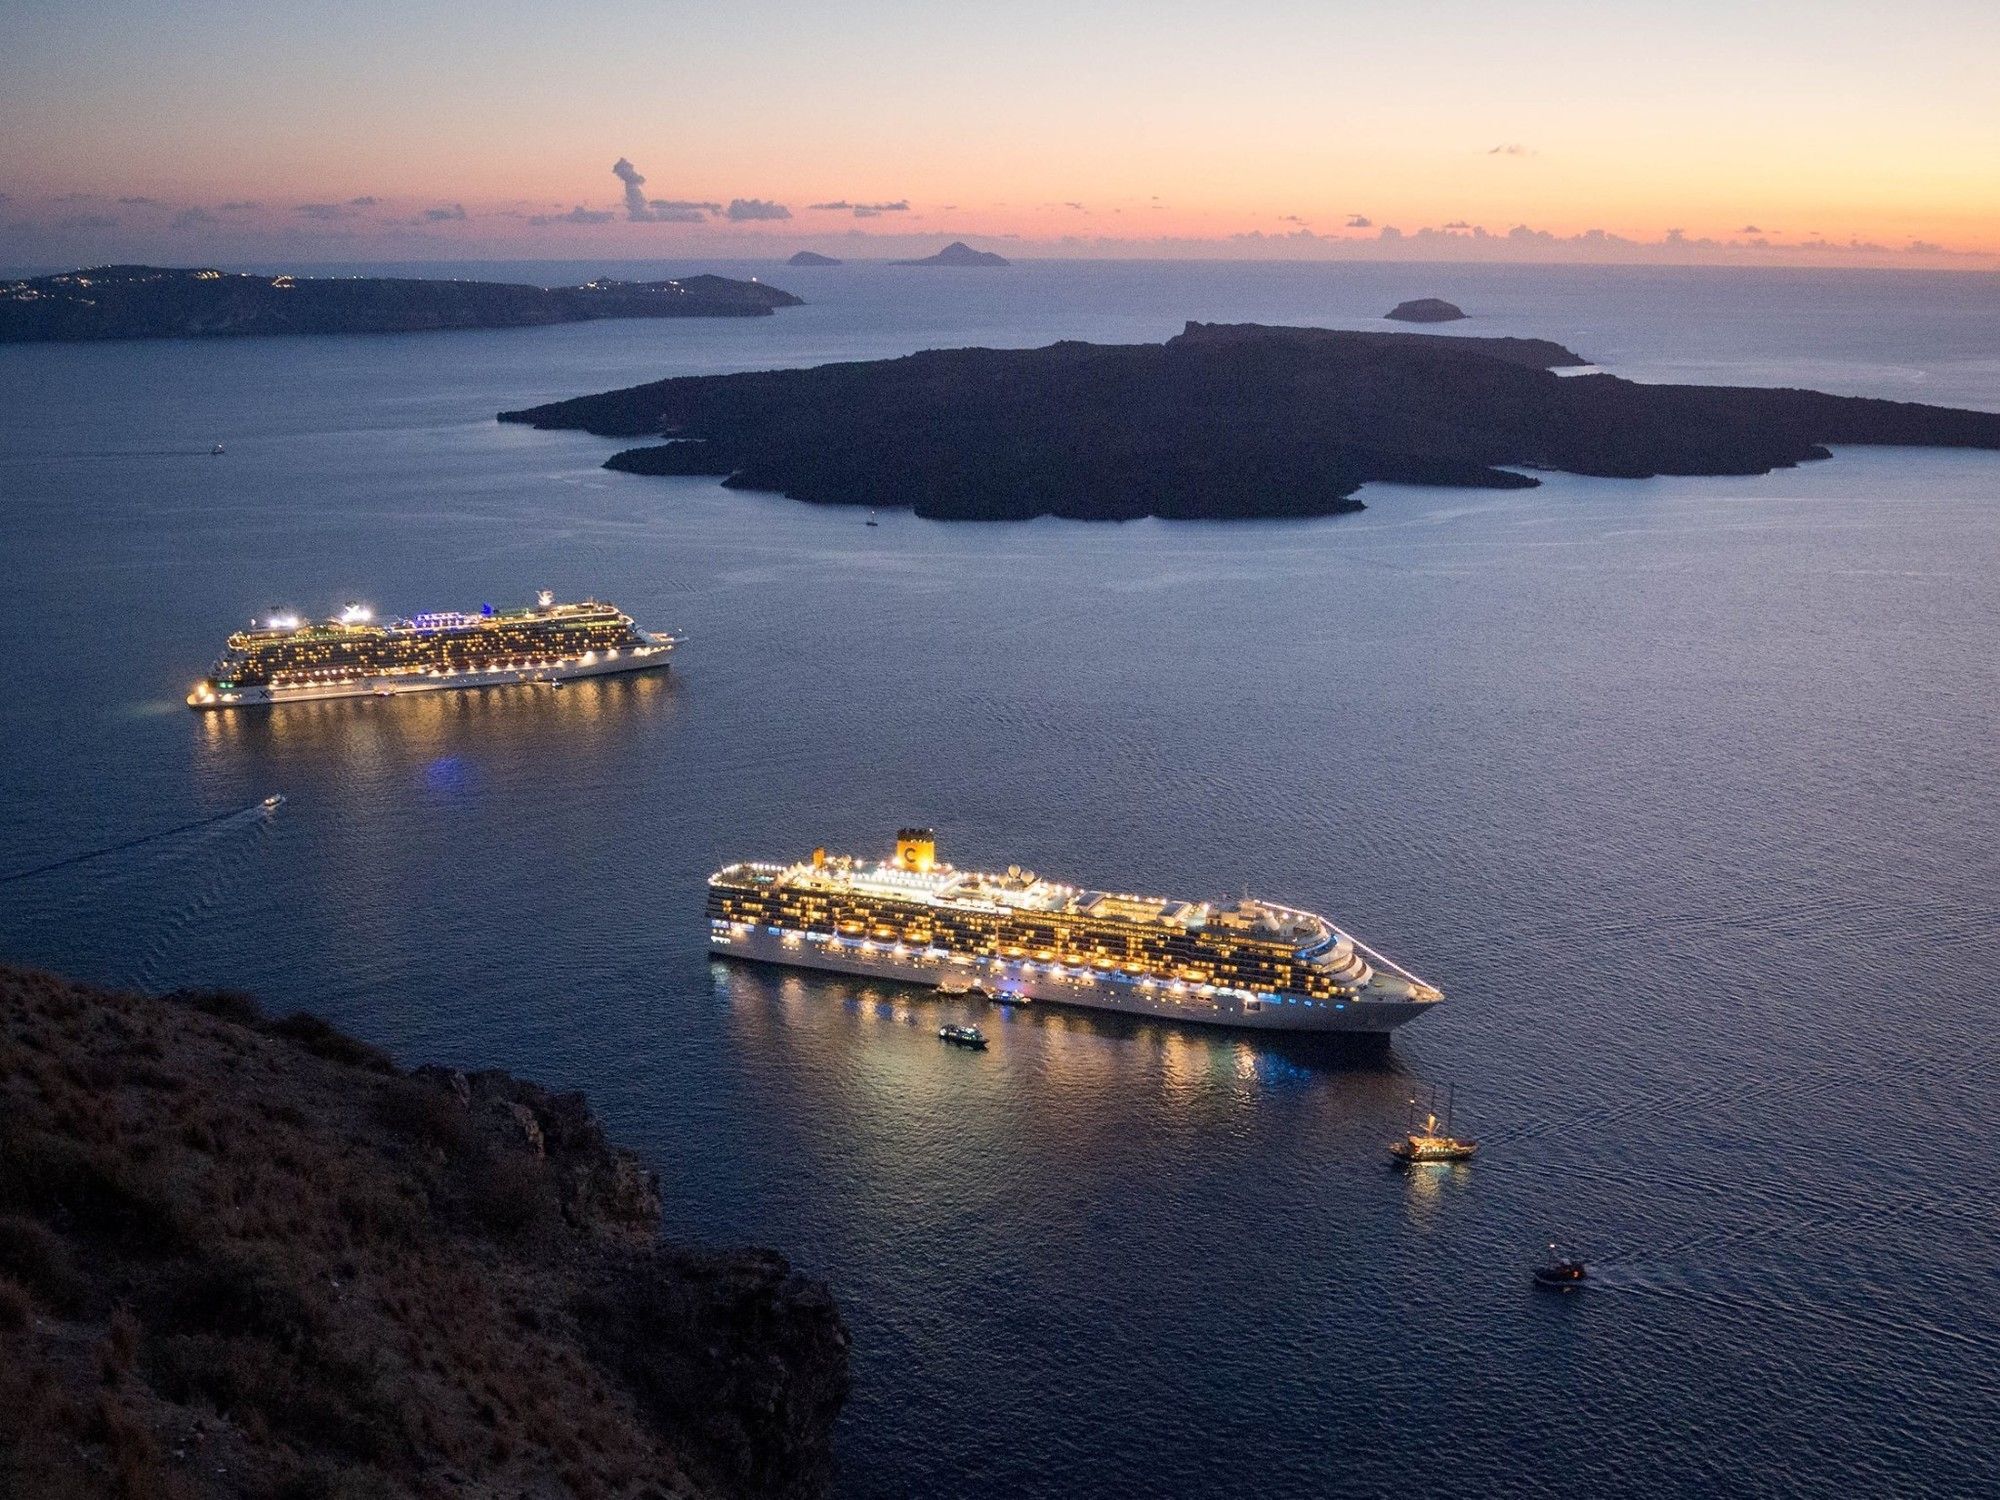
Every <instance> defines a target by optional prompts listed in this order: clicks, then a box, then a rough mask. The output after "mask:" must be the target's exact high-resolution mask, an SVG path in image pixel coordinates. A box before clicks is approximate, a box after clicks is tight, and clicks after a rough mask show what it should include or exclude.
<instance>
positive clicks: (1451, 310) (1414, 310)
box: [1382, 297, 1465, 323]
mask: <svg viewBox="0 0 2000 1500" xmlns="http://www.w3.org/2000/svg"><path fill="white" fill-rule="evenodd" d="M1382 316H1383V317H1385V318H1394V319H1395V320H1396V321H1397V322H1398V323H1455V322H1457V321H1458V320H1459V319H1460V318H1462V317H1464V316H1465V309H1464V308H1462V307H1460V306H1458V305H1457V304H1456V303H1452V302H1447V301H1445V300H1444V298H1442V297H1415V298H1412V299H1411V300H1410V301H1408V302H1398V303H1397V304H1396V305H1395V306H1394V307H1392V308H1390V309H1389V310H1388V311H1387V312H1385V313H1383V314H1382Z"/></svg>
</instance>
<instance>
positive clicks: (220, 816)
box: [0, 801, 272, 885]
mask: <svg viewBox="0 0 2000 1500" xmlns="http://www.w3.org/2000/svg"><path fill="white" fill-rule="evenodd" d="M271 811H272V807H271V804H270V803H269V802H268V801H265V802H253V803H251V804H250V805H249V806H248V807H238V808H233V809H232V810H230V811H229V812H223V813H215V814H212V815H211V816H209V817H206V818H196V819H195V820H194V821H193V822H191V823H178V824H176V825H175V826H174V827H172V828H162V829H160V830H159V831H158V832H156V833H142V834H140V835H139V836H138V837H137V838H130V839H122V840H120V841H119V842H118V843H115V844H105V845H103V846H102V847H100V848H96V849H86V850H84V851H83V852H82V853H81V854H71V855H67V856H65V857H64V858H62V859H53V860H50V861H49V862H48V863H47V864H44V865H35V866H33V867H31V868H29V869H26V870H14V871H11V872H9V873H8V874H5V875H0V885H12V884H14V883H15V882H16V881H21V880H32V879H34V878H35V877H36V876H37V875H53V874H54V873H55V872H56V871H57V870H67V869H71V868H72V867H74V866H76V865H81V864H88V863H89V862H90V861H92V860H94V859H104V858H106V857H107V856H109V855H113V854H122V853H124V852H125V851H126V850H127V849H138V848H142V847H144V846H145V845H147V844H157V843H160V842H162V841H163V840H165V839H171V838H178V837H180V836H181V835H182V834H184V833H192V832H194V831H195V830H196V829H198V828H208V827H211V826H213V825H214V824H217V823H226V822H228V821H229V820H230V819H232V818H248V817H250V816H252V815H253V814H259V813H264V814H268V813H269V812H271Z"/></svg>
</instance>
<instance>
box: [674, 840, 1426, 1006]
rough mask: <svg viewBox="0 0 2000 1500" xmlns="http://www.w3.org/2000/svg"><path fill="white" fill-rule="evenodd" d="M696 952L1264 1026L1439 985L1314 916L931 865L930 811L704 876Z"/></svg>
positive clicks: (1420, 1002) (1410, 1000)
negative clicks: (860, 836) (920, 819)
mask: <svg viewBox="0 0 2000 1500" xmlns="http://www.w3.org/2000/svg"><path fill="white" fill-rule="evenodd" d="M708 941H709V947H710V949H711V951H713V952H715V953H717V954H725V955H729V956H732V957H737V958H749V959H757V960H761V961H763V962H765V963H779V964H793V965H798V966H800V967H803V968H811V969H833V970H837V971H839V972H841V973H844V974H866V975H872V976H877V977H881V978H886V979H899V980H905V981H908V982H909V983H912V984H925V985H931V986H935V987H938V988H944V987H945V986H946V984H947V982H951V983H954V984H955V982H956V981H957V979H958V978H959V977H960V976H963V975H968V974H969V975H974V976H977V982H978V983H979V985H980V986H981V987H982V988H983V989H985V990H986V991H987V992H988V993H990V994H994V995H997V996H999V997H1001V998H1003V999H1013V998H1016V997H1018V998H1021V999H1034V1000H1045V1001H1053V1002H1056V1003H1059V1004H1065V1005H1081V1006H1088V1007H1091V1008H1093V1009H1098V1010H1117V1011H1127V1012H1132V1013H1136V1014H1139V1015H1147V1016H1158V1017H1163V1018H1166V1019H1171V1020H1177V1021H1197V1022H1201V1023H1204V1024H1207V1025H1220V1026H1247V1027H1258V1028H1263V1029H1268V1030H1274V1031H1333V1032H1374V1033H1383V1032H1388V1031H1390V1030H1392V1029H1393V1028H1395V1027H1397V1026H1401V1025H1403V1024H1404V1023H1405V1022H1407V1021H1412V1020H1414V1019H1416V1018H1417V1017H1418V1016H1420V1015H1422V1014H1424V1012H1426V1011H1427V1010H1429V1009H1430V1008H1431V1007H1432V1006H1433V1005H1435V1004H1437V1002H1438V1001H1439V1000H1441V999H1443V998H1444V996H1443V994H1442V992H1441V991H1439V990H1438V989H1436V988H1435V987H1434V986H1432V985H1428V984H1425V983H1424V982H1423V981H1422V980H1421V979H1419V978H1417V977H1416V975H1414V974H1412V973H1410V972H1409V971H1408V970H1407V969H1404V968H1402V967H1400V966H1399V965H1397V964H1394V963H1392V962H1390V961H1389V960H1388V959H1387V958H1384V957H1383V956H1382V955H1381V954H1380V953H1377V952H1376V951H1375V950H1374V949H1372V948H1368V947H1365V946H1363V945H1362V944H1361V943H1360V942H1358V941H1357V940H1356V939H1355V938H1353V937H1352V936H1350V935H1349V934H1347V933H1345V932H1342V931H1341V930H1340V929H1339V928H1338V927H1335V926H1334V925H1333V924H1332V923H1331V922H1329V921H1327V920H1326V918H1324V917H1318V916H1314V915H1313V914H1312V913H1311V912H1305V911H1298V910H1295V909H1293V908H1291V907H1285V906H1276V905H1272V904H1271V903H1269V902H1262V901H1251V900H1248V899H1245V900H1242V901H1233V902H1229V903H1227V904H1222V903H1211V902H1192V901H1175V900H1169V899H1166V898H1162V897H1157V896H1132V895H1121V894H1117V893H1114V892H1110V891H1096V890H1085V889H1082V888H1080V887H1077V886H1071V885H1061V884H1058V883H1056V882H1054V881H1051V880H1044V879H1043V878H1041V877H1040V876H1038V875H1036V874H1035V873H1034V872H1033V871H1029V870H1022V869H1020V868H1019V867H1018V866H1016V867H1010V868H1009V869H1008V870H1007V871H1006V872H1005V873H1004V874H981V873H979V872H977V871H971V870H954V869H953V868H952V867H951V866H950V865H946V864H940V863H939V862H938V858H937V842H936V839H935V838H934V836H933V835H932V833H931V831H930V830H929V829H928V828H906V829H904V830H903V831H902V832H901V833H899V834H898V835H897V836H896V852H895V854H894V855H893V856H892V857H891V858H889V859H885V860H879V861H872V862H871V861H864V860H858V859H853V858H848V857H844V856H835V855H829V854H828V853H827V852H826V851H825V850H824V849H818V850H815V851H814V852H813V855H812V858H811V859H809V860H804V861H801V862H800V863H798V864H791V865H777V864H734V865H730V866H728V867H726V868H725V869H721V870H718V871H716V872H715V874H713V875H711V876H709V878H708Z"/></svg>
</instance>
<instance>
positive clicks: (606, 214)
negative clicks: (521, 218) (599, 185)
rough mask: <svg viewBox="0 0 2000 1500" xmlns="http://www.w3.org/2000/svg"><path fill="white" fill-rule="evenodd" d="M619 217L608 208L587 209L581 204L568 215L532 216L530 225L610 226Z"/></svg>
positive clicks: (529, 217)
mask: <svg viewBox="0 0 2000 1500" xmlns="http://www.w3.org/2000/svg"><path fill="white" fill-rule="evenodd" d="M617 217H618V215H617V214H616V213H614V212H613V211H612V210H610V209H608V208H585V207H584V206H583V205H582V204H581V203H579V204H578V205H577V206H576V207H575V208H572V209H571V210H569V212H568V213H560V214H530V215H528V222H529V223H530V224H609V223H610V222H611V221H612V220H613V219H615V218H617Z"/></svg>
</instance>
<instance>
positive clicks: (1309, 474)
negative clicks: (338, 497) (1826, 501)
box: [500, 323, 2000, 520]
mask: <svg viewBox="0 0 2000 1500" xmlns="http://www.w3.org/2000/svg"><path fill="white" fill-rule="evenodd" d="M1587 363H1588V361H1587V360H1585V359H1584V358H1583V357H1582V356H1581V355H1578V354H1576V353H1574V352H1572V351H1570V350H1568V349H1565V348H1563V347H1562V346H1561V345H1559V344H1554V343H1550V342H1548V341H1546V340H1540V339H1521V338H1463V337H1455V336H1451V335H1439V334H1418V333H1389V332H1341V331H1334V330H1328V329H1317V328H1277V327H1266V326H1262V325H1257V324H1240V325H1227V324H1205V323H1190V324H1188V325H1187V328H1186V330H1185V331H1184V332H1182V333H1181V334H1179V335H1177V336H1176V337H1174V338H1172V339H1169V340H1168V341H1166V342H1165V343H1164V344H1137V345H1097V344H1086V343H1059V344H1052V345H1049V346H1047V347H1046V348H1041V349H1018V350H1016V349H946V350H931V351H928V352H925V353H920V354H913V355H909V356H906V357H904V358H901V359H888V360H870V361H864V362H857V363H849V364H832V365H821V366H817V367H815V368H811V369H800V370H772V371H762V372H755V373H747V374H737V375H714V376H688V377H683V378H680V379H673V380H663V381H656V382H653V383H651V384H648V385H641V386H634V387H631V388H629V389H626V390H619V391H609V392H605V393H603V394H601V395H595V396H582V397H577V398H575V399H572V400H568V401H558V402H553V403H550V404H548V405H546V406H538V407H533V408H530V409H527V410H524V411H512V412H503V413H501V414H500V420H502V421H506V422H521V423H526V424H529V425H532V426H535V427H541V428H575V429H581V430H583V431H587V432H593V433H597V434H600V435H603V436H610V437H665V438H668V439H670V440H671V441H668V442H666V443H663V444H656V445H653V446H648V447H642V448H633V449H629V450H626V451H625V452H622V453H618V454H616V455H614V456H613V457H612V458H611V459H609V460H608V461H607V463H606V467H607V468H612V469H618V470H623V471H625V472H629V473H638V474H672V475H715V476H718V477H721V478H722V479H723V481H724V483H725V484H727V485H729V486H731V487H733V488H737V489H746V490H761V491H773V492H776V493H780V494H784V495H789V496H792V497H793V498H795V499H800V500H807V501H813V502H818V503H825V504H841V505H868V506H879V507H885V508H888V507H900V508H907V509H910V510H913V511H915V512H916V513H917V514H919V515H922V516H928V517H932V518H937V519H951V520H1025V519H1029V518H1032V517H1035V516H1044V515H1047V516H1064V517H1071V518H1075V519H1083V520H1130V519H1136V518H1139V517H1143V516H1162V517H1169V518H1180V519H1222V520H1226V519H1252V518H1272V517H1300V516H1318V515H1333V514H1338V513H1340V512H1343V511H1352V510H1358V509H1360V508H1361V502H1360V501H1359V500H1358V499H1356V498H1355V491H1357V490H1358V489H1360V488H1361V486H1362V485H1364V484H1366V483H1369V482H1370V481H1393V482H1401V483H1407V484H1431V485H1456V486H1466V487H1472V488H1483V489H1520V488H1526V487H1530V486H1533V485H1534V484H1536V483H1537V481H1536V479H1535V478H1534V477H1533V475H1532V474H1531V473H1523V472H1520V471H1521V470H1524V469H1527V470H1533V469H1549V470H1558V471H1562V472H1565V473H1571V474H1582V475H1595V476H1601V477H1607V478H1630V479H1641V478H1649V477H1653V476H1656V475H1666V474H1679V475H1704V474H1706V475H1724V474H1743V475H1749V474H1763V473H1768V472H1769V471H1771V470H1773V469H1777V468H1783V467H1788V466H1790V465H1793V464H1797V463H1801V462H1804V461H1806V460H1809V459H1816V458H1825V457H1827V456H1828V451H1827V445H1828V444H1838V443H1859V444H1888V445H1903V446H1942V447H1965V448H1989V449H2000V413H1989V412H1973V411H1958V410H1953V409H1950V408H1945V407H1936V406H1920V405H1915V404H1911V403H1907V402H1897V401H1881V400H1871V399H1862V398H1858V397H1846V396H1829V395H1822V394H1820V393H1818V392H1814V391H1804V390H1767V389H1756V388H1748V387H1731V386H1692V385H1643V384H1639V383H1637V382H1634V381H1630V380H1624V379H1620V378H1618V377H1616V376H1612V375H1604V374H1578V375H1559V374H1557V373H1556V372H1557V371H1558V370H1562V369H1576V368H1580V367H1582V366H1585V365H1586V364H1587Z"/></svg>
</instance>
